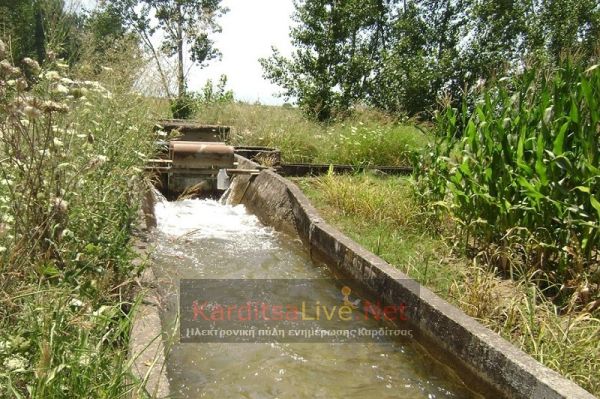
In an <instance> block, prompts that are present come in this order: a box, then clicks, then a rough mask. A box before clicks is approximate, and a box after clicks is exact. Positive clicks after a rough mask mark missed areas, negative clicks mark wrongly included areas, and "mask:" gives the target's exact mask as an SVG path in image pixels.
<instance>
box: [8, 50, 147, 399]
mask: <svg viewBox="0 0 600 399" xmlns="http://www.w3.org/2000/svg"><path fill="white" fill-rule="evenodd" d="M126 64H127V65H128V67H131V68H134V67H135V65H134V64H135V63H134V62H133V61H132V59H131V58H128V60H127V62H126ZM27 65H28V68H30V70H29V71H27V72H28V73H29V74H30V76H35V77H36V79H35V82H34V83H32V82H31V81H30V82H27V81H26V80H25V79H24V78H23V75H22V74H21V71H19V70H17V69H15V68H14V67H13V66H12V65H10V63H9V62H8V61H6V62H3V64H2V70H1V71H0V80H1V81H2V82H0V83H1V84H0V86H1V87H2V88H3V90H5V91H4V92H3V96H2V97H0V102H1V106H0V116H1V118H0V161H1V162H0V397H3V398H4V397H17V398H20V397H34V398H60V397H72V398H76V397H85V398H119V397H126V396H128V395H129V394H130V393H131V392H132V391H133V390H134V389H137V386H138V382H137V381H134V380H133V379H132V378H131V374H130V370H129V362H128V356H127V347H128V341H129V331H130V328H131V322H132V317H131V315H132V312H133V311H134V310H135V307H136V302H137V299H136V298H135V296H134V295H133V294H132V287H133V279H134V277H135V276H136V275H137V273H139V271H140V270H139V267H136V266H134V264H133V263H132V259H133V257H134V253H133V251H132V250H131V249H130V240H131V234H132V229H133V227H132V226H133V225H134V223H135V221H136V220H137V217H138V214H137V209H138V204H139V198H138V193H141V192H142V190H141V189H140V187H141V184H142V168H143V165H144V162H145V159H146V157H147V156H148V155H149V154H151V152H152V142H153V139H154V138H153V137H152V133H151V132H152V124H153V119H154V118H155V117H157V115H156V116H155V114H154V112H153V111H152V109H151V106H152V104H151V103H149V102H147V101H146V100H145V99H144V98H142V97H140V96H137V95H135V94H132V93H131V91H130V87H129V86H128V85H126V84H122V82H128V81H130V80H129V79H130V78H131V76H132V74H133V72H134V71H133V70H131V69H126V68H125V67H124V69H119V70H118V71H114V70H108V69H107V70H106V71H105V72H104V73H103V74H102V75H100V76H95V77H96V79H98V80H100V81H101V82H102V83H99V82H97V81H89V80H87V79H86V78H85V77H84V76H82V75H81V74H79V75H76V74H74V73H73V72H72V71H69V70H68V67H67V66H65V65H63V64H62V62H60V61H57V62H54V63H51V64H49V65H47V66H46V67H45V68H44V69H43V70H42V69H40V67H39V66H38V65H37V64H36V63H35V62H33V61H31V60H29V61H28V62H27ZM27 85H31V87H29V88H27V87H26V86H27ZM131 309H133V310H131Z"/></svg>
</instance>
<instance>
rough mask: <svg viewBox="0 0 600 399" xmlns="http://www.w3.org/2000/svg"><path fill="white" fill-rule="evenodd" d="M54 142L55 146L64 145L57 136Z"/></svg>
mask: <svg viewBox="0 0 600 399" xmlns="http://www.w3.org/2000/svg"><path fill="white" fill-rule="evenodd" d="M52 142H53V143H54V146H55V147H63V146H64V144H63V142H62V141H61V140H60V139H58V138H56V137H55V138H54V139H53V140H52Z"/></svg>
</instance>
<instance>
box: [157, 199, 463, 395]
mask: <svg viewBox="0 0 600 399" xmlns="http://www.w3.org/2000/svg"><path fill="white" fill-rule="evenodd" d="M156 216H157V220H158V229H157V232H156V246H157V248H156V251H155V253H156V255H155V264H156V272H157V275H158V276H159V278H160V279H162V280H163V281H164V282H163V283H162V285H163V286H164V287H165V290H166V299H167V300H166V306H165V307H164V310H163V314H162V316H163V323H166V324H169V323H173V322H174V320H175V319H176V315H177V298H178V297H177V295H178V293H177V289H178V281H179V279H182V278H184V279H203V278H213V279H265V278H269V279H327V278H331V277H332V275H331V273H330V272H329V270H328V269H327V267H325V266H323V265H316V264H314V263H313V262H312V261H311V260H310V259H309V257H308V254H307V253H306V251H305V250H304V248H303V246H302V244H301V243H300V242H299V240H295V239H291V238H290V237H288V236H286V235H283V234H281V233H278V232H276V231H274V230H273V229H271V228H270V227H266V226H264V225H262V224H261V223H260V222H259V221H258V219H257V218H256V217H255V216H253V215H251V214H249V213H247V212H246V210H245V208H244V207H243V206H242V205H238V206H231V205H224V204H220V203H218V202H216V201H212V200H184V201H178V202H159V203H158V204H157V205H156ZM319 281H325V280H319ZM311 290H312V291H313V292H311V293H310V294H311V296H312V297H314V298H320V299H322V301H323V302H327V301H328V300H329V299H328V297H330V296H331V292H332V290H333V291H335V290H336V289H335V288H332V287H324V286H322V284H315V286H314V287H312V288H311ZM223 295H224V296H225V295H227V293H223ZM276 295H281V296H285V295H286V293H285V292H277V293H276ZM370 323H377V322H375V321H370ZM167 371H168V375H169V379H170V382H171V390H172V394H173V395H174V397H177V398H234V397H243V398H272V397H279V398H342V397H344V398H359V397H361V398H363V397H364V398H369V397H377V398H391V397H404V398H459V397H460V398H462V397H474V396H475V394H473V393H472V392H471V391H470V390H469V389H467V387H465V386H464V385H463V384H462V382H461V381H460V380H459V379H458V378H457V377H456V376H455V375H454V373H453V372H452V371H451V370H450V369H449V368H447V367H445V366H443V365H442V364H440V363H438V362H436V361H434V360H433V359H432V358H431V357H429V356H428V355H427V354H426V353H425V351H424V350H423V349H422V348H421V347H420V346H419V345H418V344H417V343H415V342H414V341H412V340H410V339H397V338H385V339H383V340H382V341H380V342H367V343H351V344H349V343H348V344H339V343H179V342H178V341H177V340H175V343H174V344H173V345H172V347H171V348H170V350H169V354H168V360H167Z"/></svg>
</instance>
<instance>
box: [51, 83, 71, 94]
mask: <svg viewBox="0 0 600 399" xmlns="http://www.w3.org/2000/svg"><path fill="white" fill-rule="evenodd" d="M54 92H56V93H60V94H69V89H67V87H66V86H63V85H61V84H60V83H59V84H57V85H56V87H55V88H54Z"/></svg>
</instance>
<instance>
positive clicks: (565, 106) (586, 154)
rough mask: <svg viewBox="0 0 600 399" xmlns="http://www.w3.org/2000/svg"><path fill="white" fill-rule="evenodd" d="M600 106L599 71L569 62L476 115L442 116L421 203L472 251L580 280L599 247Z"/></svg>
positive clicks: (422, 177) (510, 88) (485, 94)
mask: <svg viewBox="0 0 600 399" xmlns="http://www.w3.org/2000/svg"><path fill="white" fill-rule="evenodd" d="M599 106H600V68H598V65H594V66H592V67H590V68H588V69H587V70H583V69H582V68H578V67H576V66H574V64H572V63H570V62H568V61H565V62H564V63H563V64H562V66H561V67H560V68H558V69H556V70H555V71H552V72H551V73H541V72H540V71H536V70H535V69H531V70H526V71H524V72H523V73H521V74H518V75H516V76H513V77H505V78H502V79H500V80H499V81H498V82H496V83H495V84H493V85H490V86H489V87H487V88H486V89H484V90H483V91H482V92H481V94H480V95H479V97H478V101H477V102H476V103H475V106H474V109H468V108H467V106H466V105H463V106H462V107H461V108H460V109H455V108H452V107H451V106H447V107H445V109H444V110H443V111H442V112H441V113H440V114H439V115H438V117H437V129H438V137H437V139H436V143H435V145H434V146H432V147H430V148H429V151H426V153H425V155H423V156H421V157H419V158H418V160H417V163H416V166H417V168H416V170H417V171H416V180H417V187H418V193H419V194H420V198H421V199H422V200H423V202H429V203H430V204H437V205H440V204H443V205H444V207H443V209H447V210H449V212H450V214H451V215H452V216H453V217H455V218H456V219H457V220H458V222H459V225H460V231H461V233H462V236H463V237H464V239H465V241H466V242H467V243H468V244H469V245H475V246H476V247H477V248H479V249H485V248H489V247H490V246H494V247H495V248H498V247H508V248H510V250H511V251H510V252H511V253H512V254H515V255H517V257H518V258H521V259H522V260H524V261H525V263H526V264H527V265H528V266H530V267H532V268H539V269H542V270H544V271H547V272H549V273H550V275H553V276H555V277H557V278H558V279H563V278H573V277H577V276H581V273H582V272H585V271H589V270H590V267H591V266H592V265H593V264H597V261H598V244H599V243H600V235H599V229H600V224H599V220H600V202H599V198H600V197H599V196H600V165H599V159H598V158H599V150H600V144H599V134H600V108H599Z"/></svg>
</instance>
